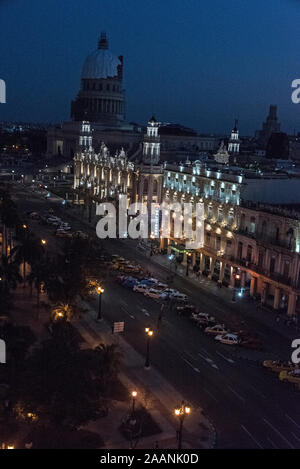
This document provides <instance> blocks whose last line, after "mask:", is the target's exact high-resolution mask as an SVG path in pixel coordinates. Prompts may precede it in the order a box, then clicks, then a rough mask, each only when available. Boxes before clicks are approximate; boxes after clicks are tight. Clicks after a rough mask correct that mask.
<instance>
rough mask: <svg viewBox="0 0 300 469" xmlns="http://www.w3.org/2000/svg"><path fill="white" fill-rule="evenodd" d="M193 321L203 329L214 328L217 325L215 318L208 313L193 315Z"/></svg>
mask: <svg viewBox="0 0 300 469" xmlns="http://www.w3.org/2000/svg"><path fill="white" fill-rule="evenodd" d="M191 320H192V321H194V322H195V323H196V324H197V326H200V327H202V328H208V327H212V326H214V325H215V324H216V320H215V318H214V317H213V316H210V315H209V314H207V313H192V315H191Z"/></svg>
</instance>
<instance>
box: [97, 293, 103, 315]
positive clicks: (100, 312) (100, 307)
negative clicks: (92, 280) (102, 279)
mask: <svg viewBox="0 0 300 469" xmlns="http://www.w3.org/2000/svg"><path fill="white" fill-rule="evenodd" d="M97 293H98V295H99V304H98V316H97V321H102V319H103V318H102V301H101V298H102V294H103V293H104V288H102V287H101V286H100V285H99V286H98V287H97Z"/></svg>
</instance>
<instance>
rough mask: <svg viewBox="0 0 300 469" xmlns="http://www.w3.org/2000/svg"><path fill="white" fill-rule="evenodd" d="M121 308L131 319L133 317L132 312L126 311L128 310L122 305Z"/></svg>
mask: <svg viewBox="0 0 300 469" xmlns="http://www.w3.org/2000/svg"><path fill="white" fill-rule="evenodd" d="M122 310H123V311H124V313H126V314H127V315H128V316H129V317H130V318H131V319H135V316H133V315H132V314H130V313H128V311H127V310H126V309H125V308H124V306H122Z"/></svg>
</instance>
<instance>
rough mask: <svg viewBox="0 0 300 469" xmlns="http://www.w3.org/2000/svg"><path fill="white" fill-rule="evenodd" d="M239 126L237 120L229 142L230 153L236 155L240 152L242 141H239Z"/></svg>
mask: <svg viewBox="0 0 300 469" xmlns="http://www.w3.org/2000/svg"><path fill="white" fill-rule="evenodd" d="M237 124H238V121H237V120H235V125H234V128H233V129H232V131H231V135H230V140H229V142H228V151H229V153H234V154H235V155H236V154H238V153H239V152H240V140H239V131H238V127H237Z"/></svg>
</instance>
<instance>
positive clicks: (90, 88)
mask: <svg viewBox="0 0 300 469" xmlns="http://www.w3.org/2000/svg"><path fill="white" fill-rule="evenodd" d="M71 117H72V119H73V120H75V121H82V120H88V121H91V122H98V123H100V124H103V125H109V126H118V125H120V124H121V123H122V122H124V120H125V91H124V89H123V56H121V55H120V56H119V57H116V56H114V55H113V54H112V53H111V52H110V51H109V49H108V40H107V37H106V34H105V33H102V34H101V37H100V40H99V43H98V49H96V50H95V51H94V52H92V53H91V54H90V55H89V56H88V57H87V58H86V60H85V62H84V65H83V68H82V74H81V87H80V91H79V93H78V95H77V98H76V99H75V101H72V105H71Z"/></svg>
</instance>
